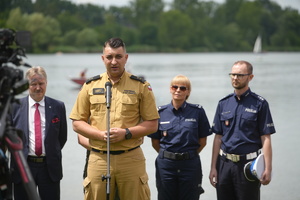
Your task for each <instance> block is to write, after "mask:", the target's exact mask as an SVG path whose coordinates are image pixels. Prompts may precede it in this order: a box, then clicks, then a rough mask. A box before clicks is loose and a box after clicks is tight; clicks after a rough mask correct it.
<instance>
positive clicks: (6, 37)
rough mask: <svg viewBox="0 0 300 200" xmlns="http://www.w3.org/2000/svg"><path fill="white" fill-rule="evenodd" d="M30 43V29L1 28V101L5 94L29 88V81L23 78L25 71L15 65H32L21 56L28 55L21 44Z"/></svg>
mask: <svg viewBox="0 0 300 200" xmlns="http://www.w3.org/2000/svg"><path fill="white" fill-rule="evenodd" d="M30 43H31V39H30V32H28V31H20V32H15V31H13V30H12V29H0V101H1V99H2V98H5V97H4V96H5V95H9V94H11V93H12V94H13V95H17V94H20V93H22V92H23V91H25V90H26V89H28V83H27V81H24V80H23V71H22V70H21V69H18V68H15V67H14V66H21V65H23V66H26V67H30V65H28V64H26V63H24V62H23V61H22V58H21V57H26V55H25V49H24V48H23V47H21V46H20V45H22V44H23V45H24V46H30ZM10 65H14V66H10ZM0 106H1V104H0ZM0 111H1V108H0Z"/></svg>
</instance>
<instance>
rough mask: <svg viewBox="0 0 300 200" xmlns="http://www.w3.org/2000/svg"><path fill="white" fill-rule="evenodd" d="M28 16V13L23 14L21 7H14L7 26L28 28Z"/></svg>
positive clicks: (19, 28) (16, 28) (17, 28)
mask: <svg viewBox="0 0 300 200" xmlns="http://www.w3.org/2000/svg"><path fill="white" fill-rule="evenodd" d="M27 18H28V15H26V14H25V15H23V14H22V12H21V9H20V8H19V7H18V8H15V9H12V10H11V11H10V12H9V17H8V19H7V21H6V26H7V27H8V28H11V29H14V30H16V31H19V30H26V29H25V26H26V23H27V20H28V19H27Z"/></svg>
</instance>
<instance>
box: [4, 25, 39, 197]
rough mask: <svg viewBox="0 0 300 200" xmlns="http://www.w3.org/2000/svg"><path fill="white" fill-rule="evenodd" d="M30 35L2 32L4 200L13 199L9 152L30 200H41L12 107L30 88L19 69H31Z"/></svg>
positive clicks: (23, 32)
mask: <svg viewBox="0 0 300 200" xmlns="http://www.w3.org/2000/svg"><path fill="white" fill-rule="evenodd" d="M30 43H31V40H30V32H26V31H22V32H15V31H14V30H12V29H0V200H2V199H3V200H12V187H11V185H12V184H11V179H10V171H9V168H8V159H7V157H6V155H5V152H6V150H8V151H9V152H10V154H11V155H12V157H11V159H12V160H13V161H14V162H15V163H16V165H17V167H18V169H19V171H20V172H22V173H20V174H21V178H22V181H23V185H24V188H25V190H26V192H27V194H28V197H29V199H33V200H39V199H40V198H39V196H38V194H37V191H36V186H35V182H34V180H33V178H32V175H31V172H30V171H29V168H28V165H27V162H26V159H25V158H24V155H23V152H22V150H23V142H22V139H21V136H22V131H20V130H17V129H16V128H14V126H13V123H12V119H11V116H10V114H11V107H12V106H11V105H12V104H13V103H15V102H17V101H16V99H15V95H18V94H20V93H22V92H24V91H25V90H27V89H28V87H29V84H28V81H27V80H24V79H23V75H24V74H23V71H22V70H21V69H19V68H16V67H19V66H26V67H31V66H30V65H28V64H26V63H24V62H23V60H22V57H26V55H25V49H24V48H23V47H21V45H22V44H23V45H24V46H30Z"/></svg>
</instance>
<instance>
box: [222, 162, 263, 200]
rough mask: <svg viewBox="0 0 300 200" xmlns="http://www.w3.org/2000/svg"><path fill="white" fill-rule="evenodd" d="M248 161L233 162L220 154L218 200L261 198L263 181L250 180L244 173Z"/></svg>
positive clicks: (258, 199)
mask: <svg viewBox="0 0 300 200" xmlns="http://www.w3.org/2000/svg"><path fill="white" fill-rule="evenodd" d="M247 162H249V161H239V162H232V161H230V160H228V159H226V158H225V157H221V156H219V158H218V162H217V171H218V183H217V185H216V188H217V197H218V200H260V186H261V183H260V182H259V181H258V180H257V181H248V180H247V179H246V177H245V175H244V166H245V164H246V163H247Z"/></svg>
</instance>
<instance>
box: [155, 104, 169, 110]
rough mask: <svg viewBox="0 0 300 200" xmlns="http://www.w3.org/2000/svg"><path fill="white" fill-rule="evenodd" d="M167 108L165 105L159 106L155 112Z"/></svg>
mask: <svg viewBox="0 0 300 200" xmlns="http://www.w3.org/2000/svg"><path fill="white" fill-rule="evenodd" d="M167 107H168V106H167V105H164V106H159V107H158V108H157V111H161V110H164V109H166V108H167Z"/></svg>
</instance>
